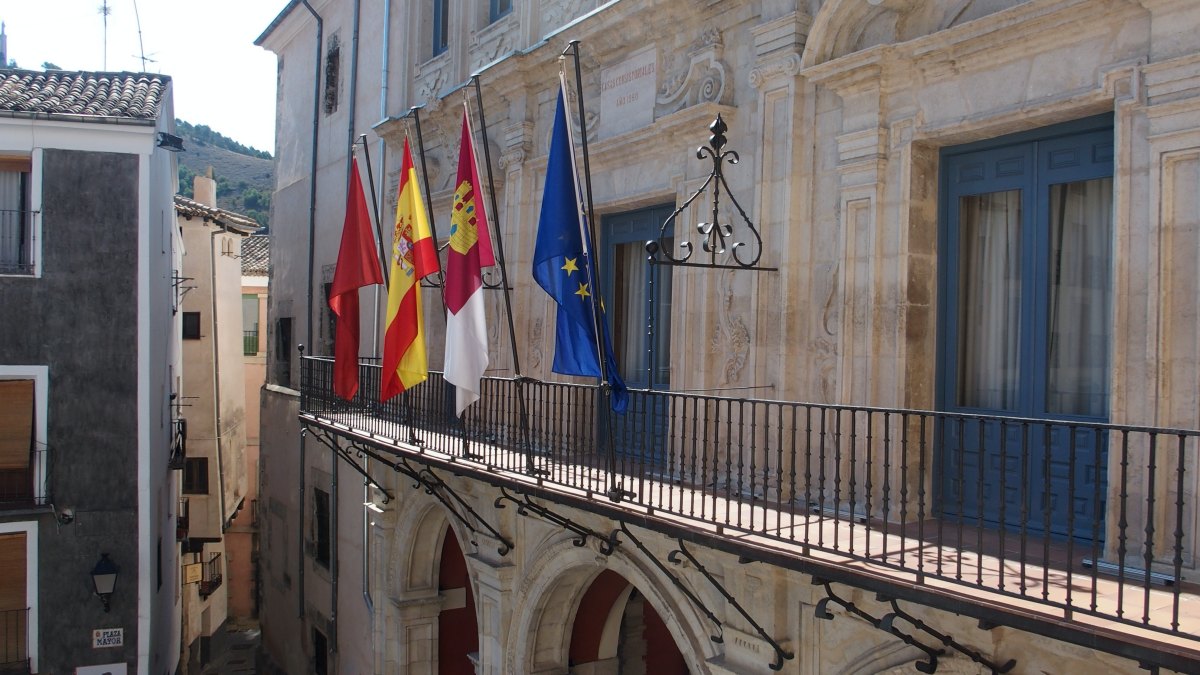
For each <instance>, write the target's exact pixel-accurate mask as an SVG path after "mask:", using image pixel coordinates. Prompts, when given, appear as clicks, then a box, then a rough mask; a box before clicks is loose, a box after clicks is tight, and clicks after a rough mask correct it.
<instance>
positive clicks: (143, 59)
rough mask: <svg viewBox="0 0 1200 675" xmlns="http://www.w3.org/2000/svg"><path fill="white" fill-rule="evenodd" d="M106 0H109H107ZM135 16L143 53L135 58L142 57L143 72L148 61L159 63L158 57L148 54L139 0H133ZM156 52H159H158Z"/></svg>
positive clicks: (139, 44) (139, 51) (140, 49)
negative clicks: (153, 57)
mask: <svg viewBox="0 0 1200 675" xmlns="http://www.w3.org/2000/svg"><path fill="white" fill-rule="evenodd" d="M105 1H106V2H107V0H105ZM133 18H134V20H135V21H137V31H138V53H140V54H141V56H140V57H135V58H140V59H141V60H142V72H143V73H144V72H146V62H147V61H149V62H150V63H158V59H152V58H149V57H148V56H146V45H145V44H144V43H143V42H142V16H141V14H140V13H138V7H137V0H133ZM154 53H155V54H157V53H158V52H154Z"/></svg>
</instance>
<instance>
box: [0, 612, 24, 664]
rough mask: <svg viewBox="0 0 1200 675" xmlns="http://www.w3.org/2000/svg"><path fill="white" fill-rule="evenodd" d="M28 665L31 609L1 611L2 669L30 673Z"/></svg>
mask: <svg viewBox="0 0 1200 675" xmlns="http://www.w3.org/2000/svg"><path fill="white" fill-rule="evenodd" d="M28 665H29V608H28V607H21V608H18V609H0V669H3V670H4V672H18V671H20V672H26V673H28V672H29V670H28ZM22 666H24V669H22V668H21V667H22Z"/></svg>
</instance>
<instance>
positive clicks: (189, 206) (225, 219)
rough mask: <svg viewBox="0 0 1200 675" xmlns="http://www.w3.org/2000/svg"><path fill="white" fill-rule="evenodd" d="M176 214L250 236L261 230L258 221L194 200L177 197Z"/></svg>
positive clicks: (181, 196)
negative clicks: (213, 223)
mask: <svg viewBox="0 0 1200 675" xmlns="http://www.w3.org/2000/svg"><path fill="white" fill-rule="evenodd" d="M175 213H177V214H179V215H181V216H183V217H184V218H188V219H191V218H203V219H204V220H206V221H207V220H211V221H213V222H215V223H216V224H218V225H220V226H222V227H225V228H228V229H230V230H233V231H234V232H237V233H239V234H250V233H252V232H254V231H255V230H257V229H258V228H259V224H258V221H256V220H254V219H253V218H248V217H246V216H243V215H241V214H238V213H234V212H233V211H226V210H225V209H218V208H214V207H211V206H205V205H204V204H201V203H200V202H198V201H196V200H194V199H188V198H187V197H184V196H183V195H175Z"/></svg>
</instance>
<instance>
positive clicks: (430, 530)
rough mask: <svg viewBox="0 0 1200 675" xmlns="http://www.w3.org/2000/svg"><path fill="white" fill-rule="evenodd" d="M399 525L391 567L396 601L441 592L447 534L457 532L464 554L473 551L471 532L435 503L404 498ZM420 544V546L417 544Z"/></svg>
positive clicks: (399, 505) (390, 579)
mask: <svg viewBox="0 0 1200 675" xmlns="http://www.w3.org/2000/svg"><path fill="white" fill-rule="evenodd" d="M393 522H395V523H397V526H396V529H395V530H394V532H393V536H392V541H391V552H390V555H389V556H388V557H387V558H386V559H385V560H384V561H382V562H383V564H385V565H387V566H388V575H387V578H388V591H389V593H390V594H391V596H392V597H394V598H399V597H404V596H406V595H410V594H412V593H415V592H421V591H429V590H432V592H435V593H436V592H437V571H438V565H439V558H440V556H441V551H442V543H443V540H444V539H445V537H446V532H448V531H452V532H454V536H455V538H457V539H458V542H459V545H461V546H462V547H463V554H464V555H465V554H467V553H468V552H469V549H468V547H469V546H470V544H471V536H470V532H467V531H465V530H464V528H463V527H462V525H461V524H460V523H459V522H458V521H457V520H455V519H453V518H451V517H450V515H449V514H448V513H447V512H446V509H445V508H443V507H442V506H440V505H439V504H437V503H436V502H434V501H432V500H425V499H403V500H399V502H398V503H397V506H396V513H395V515H394V518H393ZM414 544H419V545H414Z"/></svg>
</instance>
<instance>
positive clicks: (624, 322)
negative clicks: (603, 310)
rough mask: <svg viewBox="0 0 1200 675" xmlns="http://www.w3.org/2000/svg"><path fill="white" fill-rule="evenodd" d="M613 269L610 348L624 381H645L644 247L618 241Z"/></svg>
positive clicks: (646, 264) (635, 243) (646, 267)
mask: <svg viewBox="0 0 1200 675" xmlns="http://www.w3.org/2000/svg"><path fill="white" fill-rule="evenodd" d="M614 263H615V264H614V265H613V269H614V271H615V273H616V279H614V284H613V287H614V288H615V289H616V292H615V293H613V296H614V297H613V302H615V303H616V305H617V306H616V307H614V308H613V315H612V325H611V326H610V328H611V329H612V331H613V350H614V351H616V353H617V363H618V364H620V372H621V377H622V378H624V379H625V381H626V382H645V381H646V367H647V363H648V358H647V355H646V325H647V316H646V274H647V272H648V268H649V267H650V265H649V264H648V263H647V262H646V247H645V245H644V244H639V243H637V242H634V243H628V244H618V245H617V246H616V260H615V261H614Z"/></svg>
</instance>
